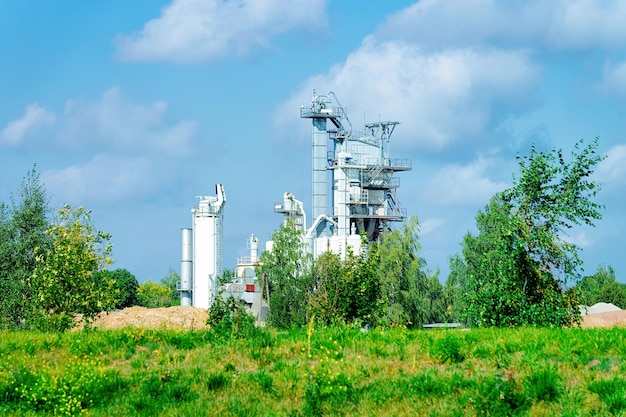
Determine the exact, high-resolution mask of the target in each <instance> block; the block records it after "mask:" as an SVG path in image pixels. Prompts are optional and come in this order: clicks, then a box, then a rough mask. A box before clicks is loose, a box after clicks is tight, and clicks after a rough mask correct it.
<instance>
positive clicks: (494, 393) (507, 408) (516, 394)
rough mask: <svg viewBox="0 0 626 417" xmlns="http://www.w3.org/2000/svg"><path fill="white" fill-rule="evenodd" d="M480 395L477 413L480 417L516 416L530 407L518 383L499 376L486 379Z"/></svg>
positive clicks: (481, 385)
mask: <svg viewBox="0 0 626 417" xmlns="http://www.w3.org/2000/svg"><path fill="white" fill-rule="evenodd" d="M478 393H479V394H478V398H476V411H477V412H478V415H479V416H516V415H519V414H521V413H523V412H525V411H526V410H528V408H529V407H530V403H529V401H528V399H527V398H526V396H525V395H524V392H523V391H522V390H521V389H520V387H519V386H518V384H517V383H516V381H515V380H513V379H508V378H503V377H502V376H499V375H498V376H496V377H495V378H485V379H484V380H483V381H482V383H481V384H480V386H479V389H478Z"/></svg>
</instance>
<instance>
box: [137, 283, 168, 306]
mask: <svg viewBox="0 0 626 417" xmlns="http://www.w3.org/2000/svg"><path fill="white" fill-rule="evenodd" d="M137 305H139V306H142V307H147V308H159V307H171V306H172V291H171V289H170V288H169V287H168V286H167V285H164V284H159V283H158V282H154V281H152V280H147V281H146V282H143V283H141V284H139V287H138V288H137Z"/></svg>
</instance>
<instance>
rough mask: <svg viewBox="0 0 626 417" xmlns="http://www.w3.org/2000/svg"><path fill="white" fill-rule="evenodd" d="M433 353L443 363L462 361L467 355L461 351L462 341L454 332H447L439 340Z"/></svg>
mask: <svg viewBox="0 0 626 417" xmlns="http://www.w3.org/2000/svg"><path fill="white" fill-rule="evenodd" d="M433 353H434V355H435V356H437V357H439V360H440V361H441V362H442V363H446V362H450V363H461V362H463V361H464V360H465V355H464V354H463V353H462V352H461V342H460V341H459V338H458V337H456V336H455V335H453V334H452V333H446V335H445V337H443V338H441V339H439V340H438V341H437V343H436V344H435V348H434V352H433Z"/></svg>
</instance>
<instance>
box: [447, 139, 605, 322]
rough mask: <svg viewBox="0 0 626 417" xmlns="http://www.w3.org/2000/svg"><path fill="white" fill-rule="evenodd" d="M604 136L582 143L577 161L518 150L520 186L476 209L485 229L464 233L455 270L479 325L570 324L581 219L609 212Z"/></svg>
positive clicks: (575, 315) (467, 314)
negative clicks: (571, 233) (600, 195)
mask: <svg viewBox="0 0 626 417" xmlns="http://www.w3.org/2000/svg"><path fill="white" fill-rule="evenodd" d="M597 146H598V141H597V139H596V140H594V141H593V142H592V143H591V144H589V145H586V146H585V145H584V143H583V141H579V142H577V143H576V145H575V147H574V150H573V151H572V153H571V160H569V161H566V160H565V157H564V154H563V151H562V150H561V149H552V150H550V151H538V150H537V149H536V148H535V147H532V149H531V152H530V155H529V156H525V157H518V160H519V167H520V174H519V178H515V177H514V178H513V186H512V187H511V188H509V189H507V190H505V191H503V192H500V193H497V194H496V195H495V196H494V197H493V198H492V199H491V201H490V202H489V204H488V205H487V206H486V207H485V209H484V210H482V211H480V212H479V213H478V215H477V216H476V225H477V228H478V233H477V234H476V235H473V234H471V233H468V234H467V235H465V237H464V239H463V250H462V255H461V257H453V259H452V262H451V266H450V269H451V276H454V279H455V280H457V281H458V285H460V286H461V288H462V294H463V297H462V303H463V306H464V311H463V313H462V316H463V317H464V318H465V320H466V321H467V322H468V323H469V324H471V325H473V326H514V325H523V324H531V325H559V326H560V325H570V324H572V323H574V322H575V321H576V320H577V319H579V317H580V316H579V312H578V308H577V303H578V300H577V299H576V297H575V296H574V295H575V294H574V293H572V292H567V291H566V289H567V287H566V284H567V283H568V282H572V281H575V280H576V279H577V278H578V275H579V271H580V266H581V264H582V261H581V258H580V255H579V248H578V247H577V246H576V245H575V244H574V243H571V242H570V241H568V239H567V232H568V230H570V229H571V228H572V227H573V226H576V225H583V224H585V225H590V226H593V225H594V222H595V221H596V220H598V219H600V218H601V213H600V210H601V208H602V206H601V205H600V204H598V203H597V202H595V201H594V198H595V197H596V195H597V192H598V191H599V189H600V187H599V184H598V183H597V182H595V181H594V180H593V179H592V178H591V175H592V173H593V170H594V168H595V166H596V165H597V164H598V163H599V162H600V161H601V160H602V156H600V155H599V154H598V153H597Z"/></svg>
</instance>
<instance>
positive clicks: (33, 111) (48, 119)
mask: <svg viewBox="0 0 626 417" xmlns="http://www.w3.org/2000/svg"><path fill="white" fill-rule="evenodd" d="M54 121H55V116H54V113H52V112H50V111H48V110H46V109H45V108H43V107H41V106H40V105H39V104H37V103H33V104H30V105H29V106H27V107H26V111H25V112H24V115H23V116H22V117H20V118H19V119H17V120H14V121H12V122H10V123H9V124H7V126H6V127H5V128H4V129H3V130H2V131H0V144H5V145H10V146H18V145H19V144H20V143H22V141H23V140H24V138H25V137H26V136H27V135H28V134H30V133H32V132H34V131H36V130H37V129H39V128H40V127H42V126H45V125H51V124H53V123H54Z"/></svg>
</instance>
